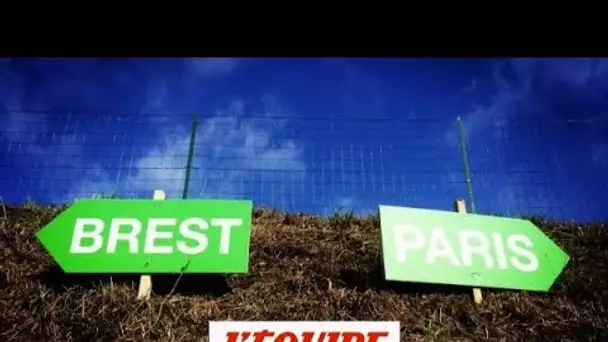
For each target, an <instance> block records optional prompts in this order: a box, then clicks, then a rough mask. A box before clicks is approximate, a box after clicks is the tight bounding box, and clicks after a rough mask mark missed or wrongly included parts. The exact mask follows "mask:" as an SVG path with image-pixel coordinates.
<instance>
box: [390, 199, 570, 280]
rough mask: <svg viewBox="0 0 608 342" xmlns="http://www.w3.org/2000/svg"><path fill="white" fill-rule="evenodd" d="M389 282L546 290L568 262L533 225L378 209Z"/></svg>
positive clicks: (451, 213)
mask: <svg viewBox="0 0 608 342" xmlns="http://www.w3.org/2000/svg"><path fill="white" fill-rule="evenodd" d="M380 225H381V229H382V251H383V259H384V271H385V274H386V279H388V280H397V281H412V282H423V283H439V284H454V285H465V286H467V285H468V286H471V287H495V288H507V289H519V290H528V291H548V290H549V288H550V287H551V285H552V284H553V282H554V281H555V279H556V278H557V276H558V275H559V274H560V273H561V271H562V270H563V268H564V267H565V266H566V264H567V263H568V260H569V257H568V255H566V253H564V251H562V250H561V249H560V248H559V247H558V246H557V245H556V244H555V243H553V241H551V240H550V239H549V238H548V237H547V236H546V235H545V234H543V232H542V231H540V230H539V229H538V228H537V227H536V226H535V225H534V224H533V223H532V222H530V221H526V220H521V219H514V218H501V217H496V216H485V215H473V214H460V213H455V212H449V211H438V210H428V209H416V208H404V207H394V206H385V205H381V206H380Z"/></svg>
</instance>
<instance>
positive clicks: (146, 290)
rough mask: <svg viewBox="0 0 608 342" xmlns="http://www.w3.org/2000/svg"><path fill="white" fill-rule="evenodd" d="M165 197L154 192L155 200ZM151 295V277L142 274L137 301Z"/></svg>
mask: <svg viewBox="0 0 608 342" xmlns="http://www.w3.org/2000/svg"><path fill="white" fill-rule="evenodd" d="M165 197H166V195H165V192H164V191H163V190H154V197H153V199H155V200H164V199H165ZM150 295H152V276H151V275H149V274H142V275H141V277H140V278H139V290H138V291H137V299H143V300H147V299H149V298H150Z"/></svg>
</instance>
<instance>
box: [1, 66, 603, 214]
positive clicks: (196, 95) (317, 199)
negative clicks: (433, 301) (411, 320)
mask: <svg viewBox="0 0 608 342" xmlns="http://www.w3.org/2000/svg"><path fill="white" fill-rule="evenodd" d="M607 95H608V60H605V59H529V58H520V59H448V58H434V59H414V58H411V59H403V58H400V59H398V58H394V59H386V58H382V59H381V58H373V59H347V58H340V59H337V58H336V59H329V58H327V59H304V58H299V59H296V58H290V59H287V58H282V59H255V58H252V59H235V58H184V59H159V58H155V59H8V58H5V59H0V115H1V116H2V124H1V125H0V189H1V190H0V196H2V198H3V200H4V201H5V202H15V201H22V200H24V199H25V198H27V197H30V198H32V199H34V200H36V201H40V202H61V201H70V200H72V199H73V198H75V197H90V196H92V195H93V194H94V193H106V194H108V193H114V192H117V193H118V194H119V195H124V196H137V197H150V196H151V195H152V192H153V190H154V189H157V188H162V189H165V191H166V192H167V194H168V196H169V197H179V196H181V192H182V187H183V179H184V167H185V165H186V155H187V151H188V139H189V130H190V121H191V117H192V114H194V113H197V114H198V115H199V125H198V128H197V139H196V146H195V158H194V163H193V166H194V169H193V172H192V181H191V185H190V197H192V198H195V197H196V198H204V197H211V198H221V197H224V198H248V199H252V200H254V202H255V203H256V204H260V205H269V206H278V207H281V208H284V209H286V210H298V211H307V212H317V213H327V212H328V211H331V210H332V209H335V208H344V209H351V208H352V209H355V210H357V211H371V210H375V209H376V208H377V205H378V204H396V205H406V206H415V207H426V208H434V209H446V210H450V209H451V202H452V201H453V200H454V199H456V198H460V197H466V188H465V186H464V183H463V179H464V176H463V168H462V162H461V155H460V149H459V144H458V139H457V137H458V135H457V130H456V128H457V126H456V117H457V116H461V117H462V118H463V122H464V128H465V132H466V134H467V141H468V144H469V158H470V164H471V169H472V173H473V175H472V176H473V190H474V195H475V203H476V207H477V211H478V212H480V213H492V214H501V215H509V216H514V215H518V214H521V213H524V212H528V213H540V214H546V215H549V216H555V217H561V218H568V219H583V220H598V219H608V212H606V211H605V210H604V208H605V207H606V205H607V204H608V199H606V198H607V197H606V196H605V195H604V194H605V193H606V190H608V189H607V187H608V186H607V180H608V178H607V175H608V172H607V171H608V138H606V134H605V132H606V131H607V128H608V124H607V120H606V119H607V118H608V116H606V109H607V108H608V107H607V105H608V103H607V99H608V96H607Z"/></svg>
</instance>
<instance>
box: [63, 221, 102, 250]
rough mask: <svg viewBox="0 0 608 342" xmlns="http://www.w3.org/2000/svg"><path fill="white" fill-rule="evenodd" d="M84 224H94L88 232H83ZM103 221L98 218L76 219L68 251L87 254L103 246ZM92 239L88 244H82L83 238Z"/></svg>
mask: <svg viewBox="0 0 608 342" xmlns="http://www.w3.org/2000/svg"><path fill="white" fill-rule="evenodd" d="M85 226H94V227H95V228H94V229H93V230H92V231H90V232H85V231H84V227H85ZM102 232H103V221H102V220H101V219H98V218H79V219H76V226H75V227H74V235H73V236H72V244H71V245H70V253H73V254H89V253H95V252H97V251H98V250H99V249H101V247H102V246H103V237H102V236H101V233H102ZM87 238H88V239H93V244H92V245H90V246H83V245H82V240H83V239H87Z"/></svg>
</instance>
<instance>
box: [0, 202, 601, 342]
mask: <svg viewBox="0 0 608 342" xmlns="http://www.w3.org/2000/svg"><path fill="white" fill-rule="evenodd" d="M57 213H58V210H53V209H48V208H47V209H45V208H38V207H34V206H27V207H22V208H2V209H0V267H1V272H0V340H3V341H144V340H145V341H201V340H202V337H203V336H205V335H206V334H207V328H208V327H207V321H208V320H226V319H242V320H310V319H314V320H380V319H382V320H399V321H401V325H402V340H403V341H485V340H491V341H600V340H604V341H607V340H608V315H607V313H606V308H607V307H608V231H607V230H606V228H607V227H606V226H605V225H576V224H569V225H565V224H559V223H550V222H537V224H539V225H540V226H541V227H542V228H543V229H544V230H545V231H546V232H547V233H548V234H549V235H550V236H551V237H552V238H553V239H555V240H556V241H557V242H558V243H559V244H560V245H561V246H562V247H563V248H564V249H565V250H566V251H567V253H569V254H570V256H571V257H572V260H571V262H570V263H569V264H568V266H567V269H566V270H565V272H564V273H563V274H562V275H561V276H560V278H559V279H558V281H557V283H556V284H555V285H554V287H553V288H552V290H551V292H550V293H548V294H543V293H521V292H516V291H511V292H498V291H484V301H483V303H482V304H481V305H480V306H476V305H474V304H473V302H472V299H471V289H469V288H464V289H462V288H455V287H453V288H448V287H438V286H431V285H416V284H404V283H402V284H392V283H387V282H385V281H383V279H382V277H383V275H382V271H381V268H380V267H381V266H380V265H381V264H380V260H381V255H380V229H379V222H378V220H377V218H376V217H369V218H356V217H349V216H335V217H333V218H331V219H320V218H317V217H313V216H308V215H293V214H291V215H290V214H281V213H277V212H274V211H267V210H256V212H255V215H254V216H255V219H254V228H253V235H252V247H251V268H250V273H249V274H248V275H238V276H237V275H229V276H183V277H182V278H181V279H180V281H179V282H178V283H177V286H174V285H175V280H176V277H177V276H163V277H154V278H153V279H154V280H153V281H154V291H155V295H154V296H153V298H152V299H151V300H150V301H149V302H147V303H143V302H138V301H136V300H134V297H135V295H136V288H137V287H136V281H137V279H138V278H137V277H136V276H113V277H111V278H110V277H109V276H94V275H88V276H71V275H70V276H68V275H65V274H63V273H62V272H61V271H60V270H59V269H58V267H57V266H56V265H55V263H54V261H53V260H52V259H51V258H50V256H48V255H47V253H46V252H45V250H44V249H43V247H42V246H41V245H40V244H39V243H38V241H37V240H36V238H35V233H36V231H37V230H38V229H39V228H40V227H41V226H42V225H44V224H46V223H47V222H49V221H50V220H51V219H52V218H53V217H54V216H55V215H57Z"/></svg>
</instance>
